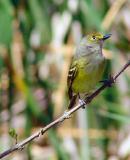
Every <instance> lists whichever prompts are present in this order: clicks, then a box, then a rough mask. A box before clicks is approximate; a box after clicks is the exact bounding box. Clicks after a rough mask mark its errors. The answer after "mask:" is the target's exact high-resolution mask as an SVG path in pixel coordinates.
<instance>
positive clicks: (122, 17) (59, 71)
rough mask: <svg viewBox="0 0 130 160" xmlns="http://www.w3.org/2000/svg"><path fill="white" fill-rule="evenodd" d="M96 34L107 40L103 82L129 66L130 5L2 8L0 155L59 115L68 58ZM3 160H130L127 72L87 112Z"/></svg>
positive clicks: (26, 3) (27, 0) (36, 2)
mask: <svg viewBox="0 0 130 160" xmlns="http://www.w3.org/2000/svg"><path fill="white" fill-rule="evenodd" d="M93 31H100V32H102V33H112V37H111V39H109V40H108V41H107V42H106V43H105V45H104V48H105V49H104V55H105V57H106V58H107V66H106V70H105V74H104V78H107V77H108V76H109V75H110V74H111V75H115V74H116V73H117V72H118V71H119V69H120V68H121V67H122V66H123V65H124V64H125V63H126V62H127V60H128V59H129V58H130V1H129V0H114V1H113V0H0V152H2V151H4V150H6V149H8V148H9V147H10V146H12V145H14V144H15V141H16V140H15V135H16V134H17V135H18V137H17V138H18V141H21V140H23V139H25V138H26V137H28V136H29V135H31V134H33V133H34V132H36V131H37V130H39V129H40V128H41V127H43V126H45V125H46V124H48V123H49V122H51V121H52V120H54V119H55V118H57V117H58V116H60V115H61V114H62V113H63V112H64V110H65V109H66V107H67V104H68V97H67V87H66V77H67V73H68V68H69V64H70V62H71V58H72V56H73V53H74V51H75V47H76V45H77V44H78V43H79V42H80V39H81V37H82V36H83V35H85V34H87V33H89V32H93ZM104 78H103V79H104ZM99 86H100V84H99ZM10 129H11V130H15V132H16V133H14V138H13V135H12V134H9V130H10ZM13 132H14V131H13ZM11 135H12V136H11ZM5 159H7V160H130V68H129V69H127V70H126V71H125V72H124V73H123V74H122V75H121V76H120V77H119V79H118V80H117V82H116V84H115V85H114V86H113V87H112V88H108V89H106V90H104V91H103V92H102V93H101V94H100V95H98V96H97V97H96V98H95V99H94V100H93V102H92V103H91V104H90V105H89V106H88V108H87V109H85V110H82V109H81V110H79V111H78V112H77V113H75V114H74V115H73V117H72V118H71V119H69V120H67V121H65V122H64V123H63V124H59V125H58V126H56V127H55V128H53V129H51V130H50V131H49V132H47V133H46V134H45V135H44V136H43V137H41V138H40V139H37V140H35V141H34V142H32V143H30V144H29V145H27V147H25V148H24V150H22V151H19V152H15V153H13V154H11V155H9V156H8V157H7V158H5Z"/></svg>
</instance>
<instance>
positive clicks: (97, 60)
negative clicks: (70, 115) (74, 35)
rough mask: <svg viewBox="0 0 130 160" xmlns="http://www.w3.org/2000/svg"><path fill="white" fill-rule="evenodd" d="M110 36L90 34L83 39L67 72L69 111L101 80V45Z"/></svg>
mask: <svg viewBox="0 0 130 160" xmlns="http://www.w3.org/2000/svg"><path fill="white" fill-rule="evenodd" d="M110 36H111V34H106V35H103V34H101V33H90V34H88V35H87V36H85V37H83V39H82V40H81V42H80V44H79V46H77V49H76V52H75V54H74V57H73V59H72V63H71V65H70V69H69V72H68V78H67V85H68V95H69V99H70V103H69V106H68V109H71V108H72V107H73V106H74V104H75V103H76V99H77V97H78V98H79V101H80V102H84V101H83V100H81V98H80V97H81V96H82V95H87V96H88V95H90V93H91V92H92V90H93V89H94V88H95V86H96V84H97V83H98V82H99V81H100V80H101V78H102V75H103V72H104V69H105V57H104V56H103V54H102V47H103V43H104V41H105V40H106V39H108V38H110Z"/></svg>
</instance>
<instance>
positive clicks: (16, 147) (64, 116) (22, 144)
mask: <svg viewBox="0 0 130 160" xmlns="http://www.w3.org/2000/svg"><path fill="white" fill-rule="evenodd" d="M129 66H130V60H129V61H128V62H127V63H126V64H125V65H124V66H123V67H122V69H121V70H120V71H119V72H118V73H117V74H116V75H115V76H113V77H111V78H110V79H109V81H108V82H109V84H108V83H104V84H103V85H102V86H101V87H100V88H98V89H97V90H96V91H95V92H93V93H92V94H91V95H90V96H89V97H87V98H86V99H85V103H86V104H89V103H90V102H91V101H92V100H93V98H95V97H96V96H97V95H98V94H99V93H100V92H101V91H103V90H104V89H105V88H107V87H111V86H112V84H114V83H115V81H116V79H117V78H118V77H119V76H120V75H121V74H122V73H123V72H124V71H125V70H126V68H128V67H129ZM83 106H85V104H78V105H77V106H75V107H74V108H72V109H71V110H69V111H65V112H64V113H63V114H62V115H61V116H60V117H59V118H57V119H56V120H54V121H53V122H51V123H49V124H48V125H47V126H45V127H44V128H42V129H40V130H39V131H38V132H36V133H34V134H33V135H31V136H30V137H28V138H26V139H25V140H23V141H21V142H19V143H17V144H16V145H14V146H13V147H11V148H10V149H8V150H6V151H4V152H3V153H1V154H0V159H2V158H3V157H5V156H7V155H9V154H11V153H12V152H14V151H16V150H22V149H23V148H24V147H25V145H26V144H28V143H29V142H31V141H33V140H34V139H36V138H39V137H40V136H42V135H43V134H44V133H45V132H46V131H48V130H49V129H50V128H52V127H54V126H55V125H56V124H58V123H61V122H63V121H64V120H66V119H68V118H70V117H71V115H72V114H73V113H74V112H76V111H77V110H79V109H80V108H82V107H83Z"/></svg>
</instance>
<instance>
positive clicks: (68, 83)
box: [67, 61, 78, 99]
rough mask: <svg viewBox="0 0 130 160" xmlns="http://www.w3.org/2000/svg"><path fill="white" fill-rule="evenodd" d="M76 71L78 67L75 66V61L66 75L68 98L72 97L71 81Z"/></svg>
mask: <svg viewBox="0 0 130 160" xmlns="http://www.w3.org/2000/svg"><path fill="white" fill-rule="evenodd" d="M77 72H78V67H77V63H76V61H75V62H72V64H71V66H70V69H69V72H68V77H67V85H68V95H69V99H72V97H73V90H72V84H73V81H74V79H75V77H76V75H77Z"/></svg>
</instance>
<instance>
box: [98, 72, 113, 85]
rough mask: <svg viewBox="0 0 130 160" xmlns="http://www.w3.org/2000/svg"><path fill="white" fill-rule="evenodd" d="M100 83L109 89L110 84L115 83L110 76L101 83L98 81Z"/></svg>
mask: <svg viewBox="0 0 130 160" xmlns="http://www.w3.org/2000/svg"><path fill="white" fill-rule="evenodd" d="M100 82H101V83H103V84H104V85H105V86H107V87H111V86H112V84H113V83H114V82H115V80H114V79H113V77H112V76H111V75H110V76H109V78H108V79H104V80H102V81H100Z"/></svg>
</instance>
